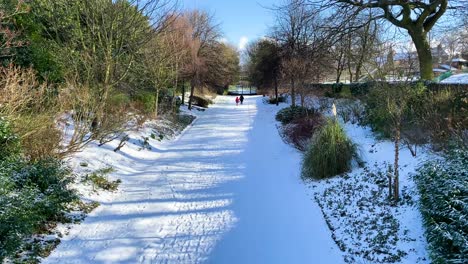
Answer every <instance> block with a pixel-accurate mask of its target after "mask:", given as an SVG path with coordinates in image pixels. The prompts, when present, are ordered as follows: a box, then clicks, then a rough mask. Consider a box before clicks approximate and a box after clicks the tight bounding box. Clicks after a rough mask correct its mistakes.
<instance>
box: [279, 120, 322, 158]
mask: <svg viewBox="0 0 468 264" xmlns="http://www.w3.org/2000/svg"><path fill="white" fill-rule="evenodd" d="M324 122H325V119H324V117H323V115H321V114H319V113H317V114H314V115H310V116H307V117H303V118H300V119H296V120H294V121H292V122H291V123H289V124H286V125H284V126H283V127H281V128H280V134H281V137H282V138H283V140H284V141H285V142H286V143H288V144H291V145H293V146H294V147H295V148H296V149H298V150H300V151H306V150H307V147H308V146H309V142H310V140H311V138H312V137H313V135H314V133H315V132H316V131H318V130H319V129H320V127H322V125H323V123H324Z"/></svg>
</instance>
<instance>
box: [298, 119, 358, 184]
mask: <svg viewBox="0 0 468 264" xmlns="http://www.w3.org/2000/svg"><path fill="white" fill-rule="evenodd" d="M353 159H355V160H357V161H360V157H359V154H358V150H357V146H356V144H354V143H353V142H352V141H351V140H350V139H349V138H348V136H347V135H346V133H345V131H344V130H343V128H342V127H341V125H340V124H339V122H338V121H336V120H332V119H329V120H328V121H327V123H326V124H325V125H324V126H323V127H322V128H321V129H320V130H319V131H317V133H315V135H314V136H313V138H312V141H311V144H310V146H309V149H308V150H307V151H306V153H305V154H304V158H303V166H302V175H303V177H307V178H314V179H323V178H328V177H332V176H335V175H338V174H341V173H344V172H347V171H349V170H351V166H352V161H353Z"/></svg>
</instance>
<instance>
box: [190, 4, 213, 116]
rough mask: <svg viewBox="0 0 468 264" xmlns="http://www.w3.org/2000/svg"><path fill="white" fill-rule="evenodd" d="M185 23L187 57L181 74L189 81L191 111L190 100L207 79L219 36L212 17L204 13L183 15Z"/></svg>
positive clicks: (197, 12)
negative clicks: (196, 89)
mask: <svg viewBox="0 0 468 264" xmlns="http://www.w3.org/2000/svg"><path fill="white" fill-rule="evenodd" d="M183 17H184V19H185V23H187V26H186V27H185V29H186V32H185V34H186V39H187V44H188V51H189V56H188V60H187V63H186V64H185V65H184V66H183V69H182V72H183V76H184V78H185V79H187V80H189V81H190V98H189V109H190V110H191V109H192V99H193V96H194V93H195V88H196V87H201V86H203V85H204V84H205V83H206V82H207V80H208V78H207V76H208V74H209V73H210V72H209V65H210V63H211V62H212V61H213V59H214V58H216V54H215V53H214V49H213V47H214V45H215V44H216V43H217V41H218V39H219V37H220V36H221V34H220V31H219V29H218V25H216V24H214V22H213V16H211V15H209V14H208V13H206V12H203V11H199V10H195V11H191V12H187V13H185V14H184V15H183Z"/></svg>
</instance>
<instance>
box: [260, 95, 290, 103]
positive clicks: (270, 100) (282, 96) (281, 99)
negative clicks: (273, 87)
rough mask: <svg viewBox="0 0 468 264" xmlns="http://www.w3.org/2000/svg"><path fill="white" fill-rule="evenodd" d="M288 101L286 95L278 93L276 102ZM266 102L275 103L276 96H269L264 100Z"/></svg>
mask: <svg viewBox="0 0 468 264" xmlns="http://www.w3.org/2000/svg"><path fill="white" fill-rule="evenodd" d="M287 101H288V95H279V96H278V103H286V102H287ZM264 102H266V103H268V104H276V97H273V96H270V97H268V99H266V100H264Z"/></svg>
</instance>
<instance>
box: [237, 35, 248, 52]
mask: <svg viewBox="0 0 468 264" xmlns="http://www.w3.org/2000/svg"><path fill="white" fill-rule="evenodd" d="M247 43H249V38H247V37H246V36H243V37H241V38H240V40H239V50H245V47H246V46H247Z"/></svg>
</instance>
